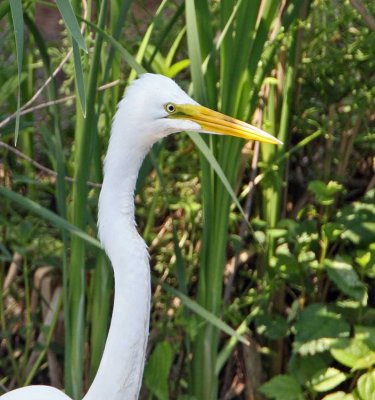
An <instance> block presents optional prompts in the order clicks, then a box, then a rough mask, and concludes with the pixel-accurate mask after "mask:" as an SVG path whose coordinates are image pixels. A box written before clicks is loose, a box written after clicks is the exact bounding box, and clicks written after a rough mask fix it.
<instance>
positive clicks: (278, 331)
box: [255, 314, 288, 340]
mask: <svg viewBox="0 0 375 400" xmlns="http://www.w3.org/2000/svg"><path fill="white" fill-rule="evenodd" d="M255 323H256V327H257V332H258V333H259V334H260V335H265V336H266V337H268V338H269V339H271V340H278V339H282V338H284V337H285V336H286V335H287V333H288V322H287V320H286V319H285V318H283V317H282V316H281V315H278V314H263V315H259V316H258V317H256V318H255Z"/></svg>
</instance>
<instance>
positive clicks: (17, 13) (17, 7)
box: [9, 0, 24, 144]
mask: <svg viewBox="0 0 375 400" xmlns="http://www.w3.org/2000/svg"><path fill="white" fill-rule="evenodd" d="M9 3H10V10H11V14H12V20H13V28H14V36H15V39H16V52H17V69H18V91H17V114H16V128H15V138H14V142H15V144H17V139H18V133H19V129H20V107H21V73H22V59H23V30H24V25H23V12H22V1H21V0H9Z"/></svg>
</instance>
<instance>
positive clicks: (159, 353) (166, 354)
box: [144, 341, 173, 400]
mask: <svg viewBox="0 0 375 400" xmlns="http://www.w3.org/2000/svg"><path fill="white" fill-rule="evenodd" d="M172 361H173V350H172V346H171V345H170V344H169V342H166V341H164V342H160V343H158V344H157V345H156V347H155V349H154V351H153V352H152V354H151V356H150V358H149V360H148V361H147V363H146V367H145V374H144V382H145V384H146V386H147V388H148V390H149V391H150V392H151V393H152V394H153V395H154V396H156V397H157V398H158V399H159V400H168V399H169V390H168V377H169V371H170V369H171V365H172Z"/></svg>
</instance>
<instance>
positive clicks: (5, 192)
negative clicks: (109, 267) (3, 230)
mask: <svg viewBox="0 0 375 400" xmlns="http://www.w3.org/2000/svg"><path fill="white" fill-rule="evenodd" d="M0 196H3V197H6V198H7V199H9V200H11V201H13V202H14V203H17V204H18V205H20V206H21V207H23V208H25V209H26V210H28V211H30V212H32V213H34V214H36V215H39V216H40V217H42V218H43V219H45V220H47V221H49V222H50V223H51V224H53V225H55V226H56V227H57V228H60V229H65V230H66V231H68V232H70V233H72V234H73V235H76V236H78V237H80V238H81V239H83V240H84V241H86V242H87V243H90V244H91V245H93V246H95V247H98V248H100V249H101V248H102V247H101V245H100V242H99V241H98V240H97V239H95V238H93V237H91V236H90V235H88V234H87V233H86V232H84V231H82V230H81V229H79V228H77V227H76V226H75V225H73V224H71V223H70V222H68V221H67V220H66V219H64V218H61V217H60V216H58V215H57V214H55V213H53V212H52V211H50V210H48V209H47V208H45V207H42V206H41V205H40V204H38V203H36V202H35V201H33V200H30V199H28V198H27V197H24V196H21V195H20V194H18V193H16V192H13V191H11V190H9V189H7V188H5V187H4V186H0Z"/></svg>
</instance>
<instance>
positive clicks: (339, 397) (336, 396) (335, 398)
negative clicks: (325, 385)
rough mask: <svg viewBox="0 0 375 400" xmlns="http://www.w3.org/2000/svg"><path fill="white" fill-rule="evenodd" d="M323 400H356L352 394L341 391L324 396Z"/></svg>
mask: <svg viewBox="0 0 375 400" xmlns="http://www.w3.org/2000/svg"><path fill="white" fill-rule="evenodd" d="M322 400H355V398H354V396H353V395H352V394H351V393H349V394H346V393H345V392H341V391H340V392H335V393H330V394H327V396H324V397H323V399H322Z"/></svg>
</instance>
